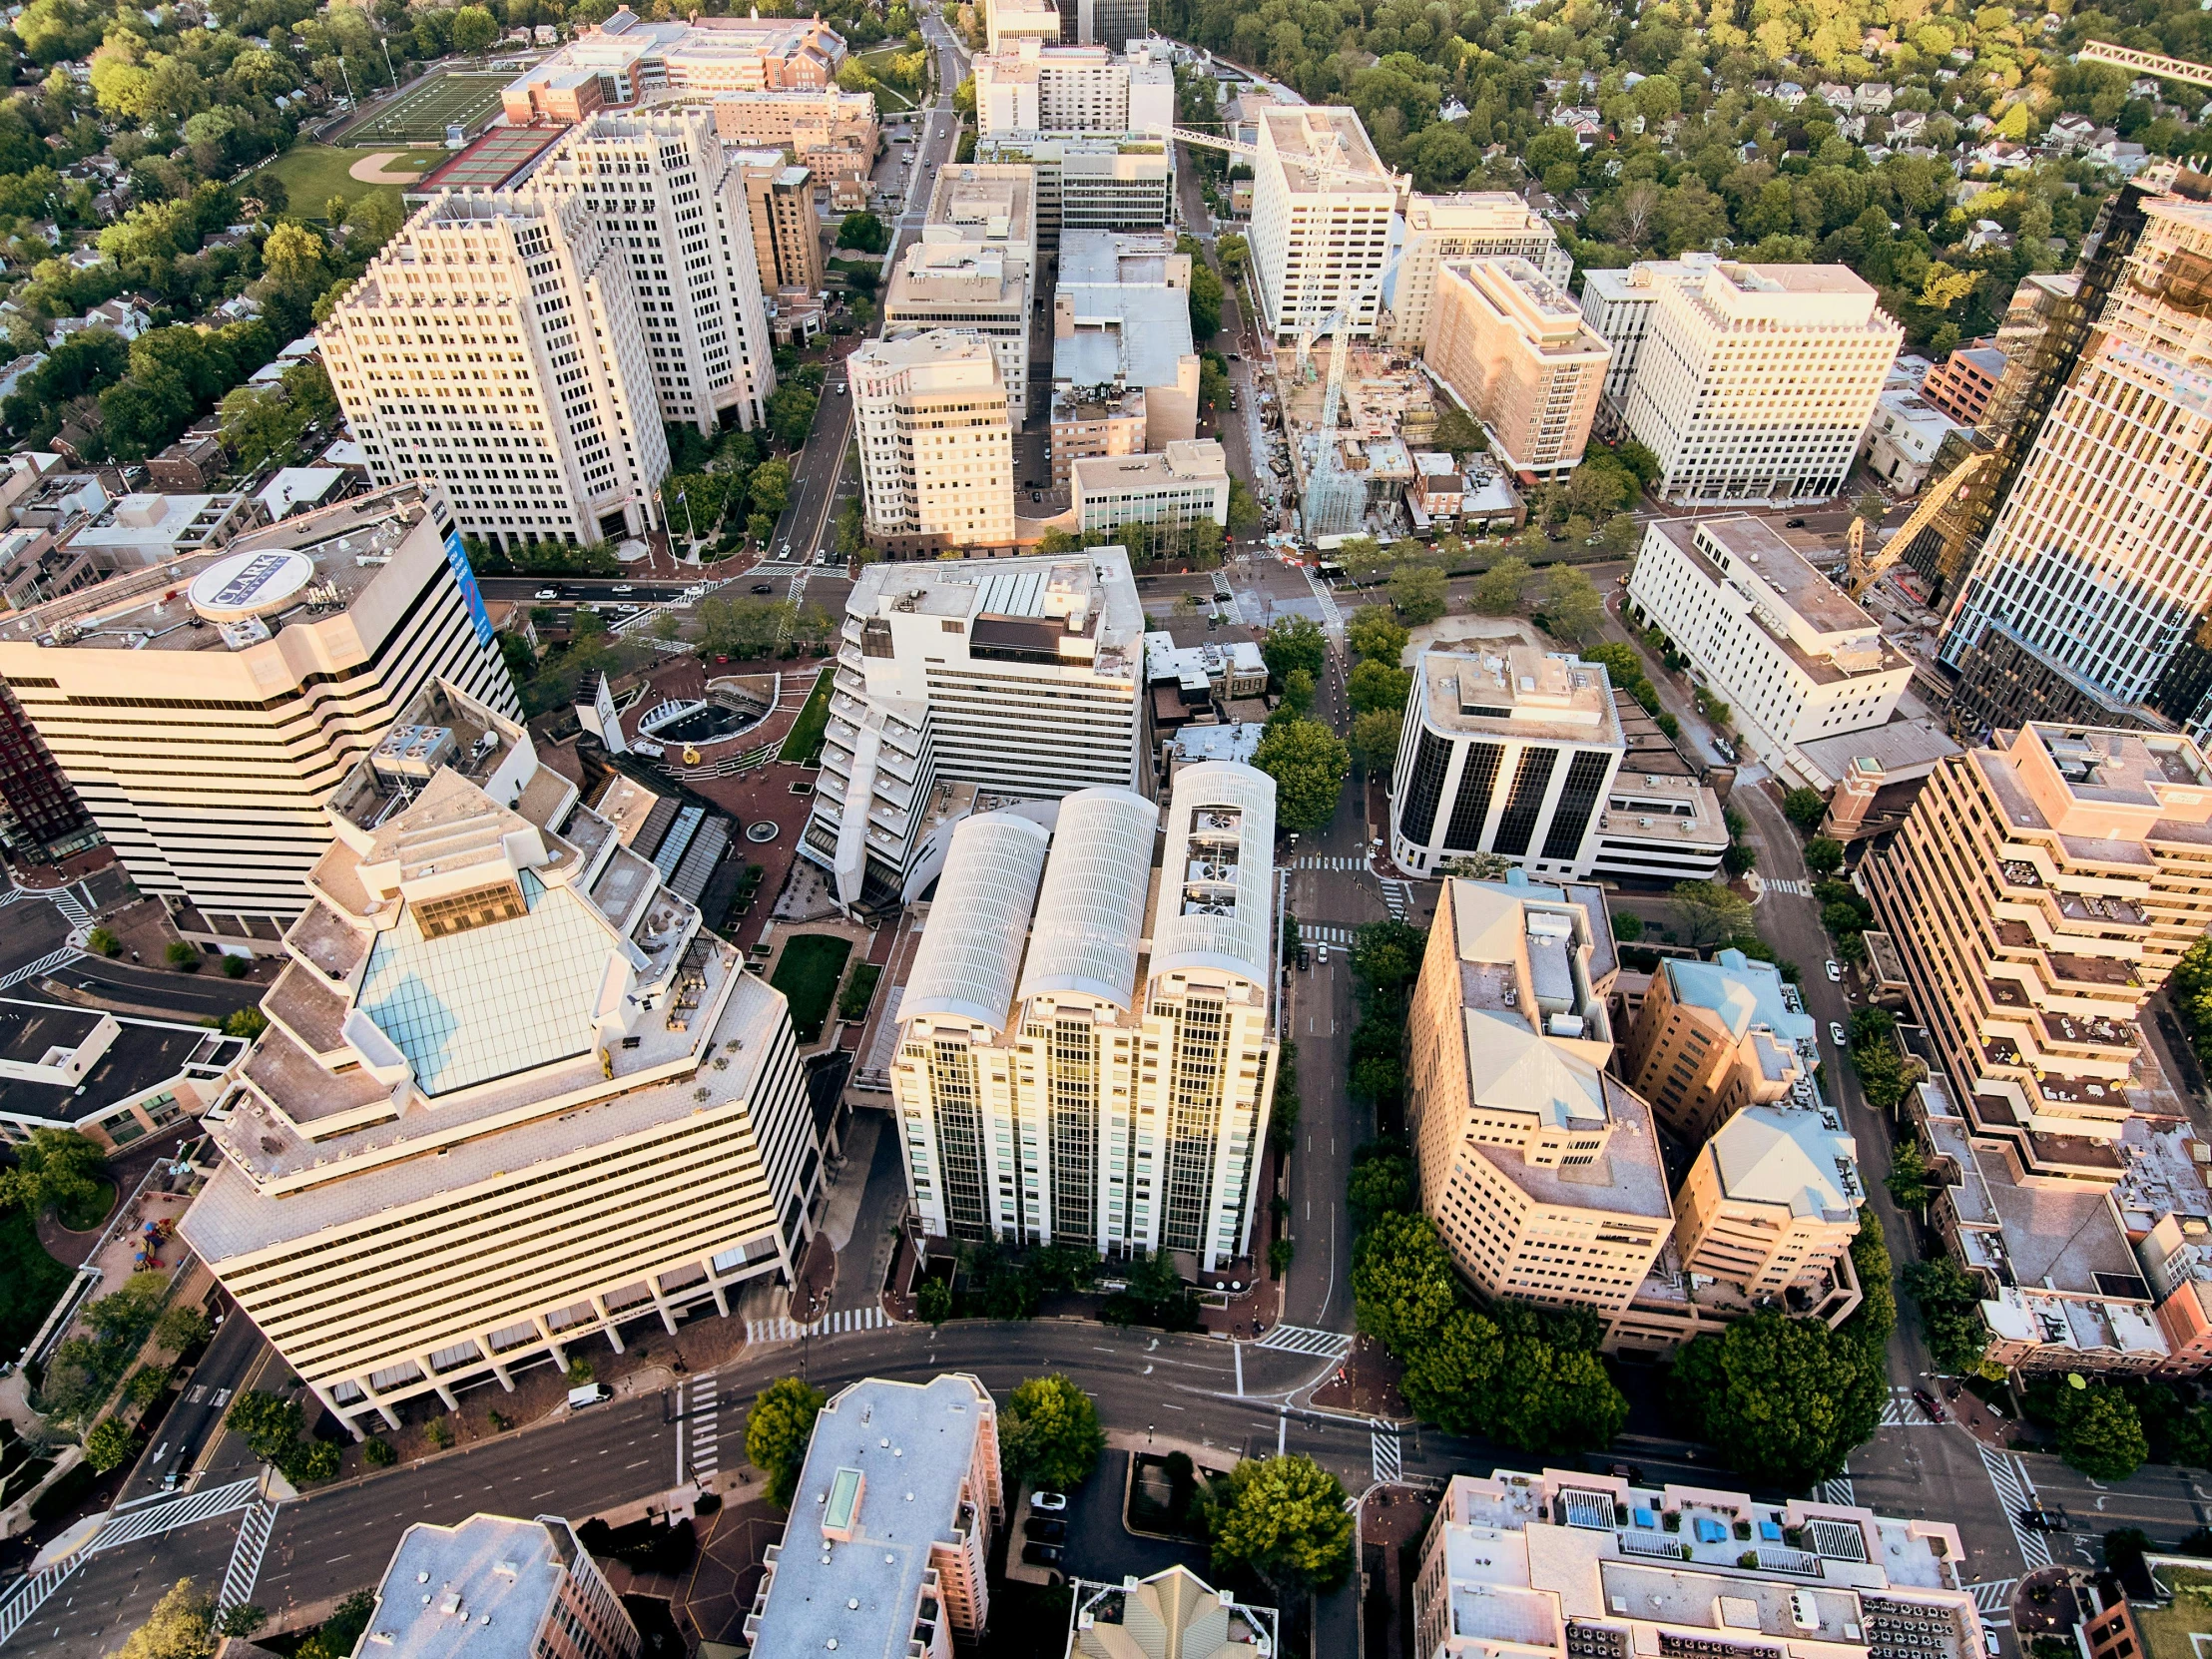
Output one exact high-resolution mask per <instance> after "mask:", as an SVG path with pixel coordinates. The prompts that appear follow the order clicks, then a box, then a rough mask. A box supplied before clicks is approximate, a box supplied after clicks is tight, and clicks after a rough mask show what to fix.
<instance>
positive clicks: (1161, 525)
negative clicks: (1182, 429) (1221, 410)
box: [1073, 438, 1229, 545]
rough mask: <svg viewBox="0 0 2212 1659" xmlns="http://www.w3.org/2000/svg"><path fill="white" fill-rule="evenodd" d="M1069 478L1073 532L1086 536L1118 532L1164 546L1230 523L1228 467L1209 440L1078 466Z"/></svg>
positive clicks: (1225, 460)
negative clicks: (1181, 534) (1200, 527)
mask: <svg viewBox="0 0 2212 1659" xmlns="http://www.w3.org/2000/svg"><path fill="white" fill-rule="evenodd" d="M1073 472H1074V481H1075V523H1076V528H1077V529H1078V530H1079V531H1082V532H1084V533H1086V534H1089V533H1093V532H1097V531H1104V530H1122V531H1128V532H1130V533H1131V534H1133V535H1136V536H1138V537H1139V538H1141V539H1149V540H1159V541H1166V540H1169V539H1172V538H1174V537H1175V536H1176V535H1177V534H1178V533H1179V532H1183V531H1187V530H1190V529H1192V528H1194V527H1196V526H1198V525H1201V524H1212V525H1214V526H1216V527H1217V528H1226V527H1227V525H1228V523H1229V462H1228V459H1227V457H1226V456H1225V455H1224V453H1223V451H1222V447H1221V445H1220V444H1219V443H1216V442H1215V441H1214V440H1213V439H1212V438H1199V439H1192V440H1190V441H1188V442H1176V443H1171V444H1169V445H1168V446H1167V448H1166V449H1165V450H1163V451H1161V452H1160V453H1159V454H1156V455H1129V456H1121V457H1107V458H1101V459H1096V460H1080V461H1077V462H1075V463H1074V467H1073ZM1122 539H1123V541H1124V543H1125V545H1126V544H1127V541H1128V539H1129V537H1128V536H1127V535H1125V536H1124V537H1123V538H1122Z"/></svg>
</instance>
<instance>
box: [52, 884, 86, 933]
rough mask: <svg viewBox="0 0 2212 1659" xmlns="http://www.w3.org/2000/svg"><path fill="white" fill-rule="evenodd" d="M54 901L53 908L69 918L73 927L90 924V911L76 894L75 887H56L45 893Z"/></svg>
mask: <svg viewBox="0 0 2212 1659" xmlns="http://www.w3.org/2000/svg"><path fill="white" fill-rule="evenodd" d="M46 896H47V897H49V898H51V899H52V900H53V901H54V908H55V909H57V910H59V911H61V913H62V914H63V915H65V916H67V917H68V918H69V921H70V925H71V926H73V927H89V926H91V925H92V912H91V911H90V910H88V909H86V908H85V903H84V900H83V899H81V898H79V897H78V896H77V889H76V888H75V887H58V888H56V889H55V890H54V891H53V892H50V893H48V894H47V895H46Z"/></svg>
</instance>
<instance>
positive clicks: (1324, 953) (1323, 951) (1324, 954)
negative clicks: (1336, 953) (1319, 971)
mask: <svg viewBox="0 0 2212 1659" xmlns="http://www.w3.org/2000/svg"><path fill="white" fill-rule="evenodd" d="M1315 950H1316V952H1317V954H1318V955H1319V956H1320V958H1321V965H1322V966H1323V967H1327V966H1328V965H1329V946H1327V945H1326V944H1324V945H1317V946H1316V947H1315Z"/></svg>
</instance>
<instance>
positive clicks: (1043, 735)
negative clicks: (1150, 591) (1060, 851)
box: [799, 353, 1145, 909]
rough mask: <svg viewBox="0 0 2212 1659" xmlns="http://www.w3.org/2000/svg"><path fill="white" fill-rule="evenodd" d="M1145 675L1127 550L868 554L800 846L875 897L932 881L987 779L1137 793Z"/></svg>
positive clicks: (850, 899) (1039, 793) (883, 900)
mask: <svg viewBox="0 0 2212 1659" xmlns="http://www.w3.org/2000/svg"><path fill="white" fill-rule="evenodd" d="M857 355H858V354H857V353H855V358H857ZM1143 688H1144V611H1143V608H1142V606H1141V605H1140V604H1139V603H1138V600H1137V584H1136V581H1135V579H1134V578H1133V577H1132V576H1131V575H1130V573H1129V555H1128V554H1127V553H1126V552H1125V551H1123V550H1122V549H1121V548H1118V547H1092V548H1086V549H1085V550H1084V552H1083V553H1082V554H1081V555H1080V556H1072V555H1070V556H1061V557H1053V558H1026V559H988V560H966V561H956V562H947V561H936V562H929V563H917V564H903V565H901V564H875V565H870V566H868V567H867V568H865V569H864V570H862V571H861V572H860V579H859V581H858V582H857V583H855V584H854V586H853V589H852V597H851V600H850V602H849V603H848V605H847V606H846V608H845V614H844V628H843V633H842V636H841V640H840V643H839V646H838V650H837V680H836V690H835V693H834V694H833V695H832V697H831V698H830V726H829V731H828V735H827V737H826V739H825V743H824V748H823V753H822V773H821V776H820V777H819V778H818V779H817V781H816V784H815V809H814V814H813V816H812V817H811V818H810V819H809V820H808V824H807V830H806V832H805V833H804V834H803V835H802V836H801V837H800V842H799V851H800V855H801V856H802V857H805V858H810V859H812V860H813V861H814V862H816V863H818V864H821V865H822V866H823V867H824V868H825V869H827V870H829V871H830V873H831V875H832V876H833V877H834V879H835V883H836V888H837V898H838V902H840V903H842V904H844V905H846V906H847V907H854V906H865V907H868V908H871V909H872V908H875V907H877V906H879V905H883V904H887V903H895V902H897V901H898V900H899V899H900V898H901V897H905V898H911V897H913V896H915V895H916V894H918V893H919V892H920V891H921V889H922V888H923V887H924V886H926V885H927V884H928V881H929V879H930V878H931V877H932V876H934V875H935V874H936V872H937V871H938V869H940V868H941V867H942V866H943V863H944V856H945V848H946V843H947V841H948V839H949V837H950V835H951V832H952V827H953V826H954V824H956V823H957V822H958V821H959V819H960V818H962V817H964V816H965V815H966V814H967V813H968V812H969V811H971V810H972V809H973V807H974V804H975V796H976V792H977V791H978V790H979V789H983V790H989V791H991V792H992V793H994V794H1000V795H1007V796H1012V797H1015V798H1025V799H1033V800H1050V799H1053V798H1055V797H1058V796H1062V795H1066V794H1068V793H1069V792H1071V791H1074V790H1080V789H1087V788H1091V787H1093V786H1098V785H1114V786H1118V787H1120V788H1123V789H1137V788H1140V787H1141V786H1142V784H1143V779H1144V775H1145V773H1144V745H1143V725H1144V715H1143V709H1142V706H1141V699H1142V694H1143Z"/></svg>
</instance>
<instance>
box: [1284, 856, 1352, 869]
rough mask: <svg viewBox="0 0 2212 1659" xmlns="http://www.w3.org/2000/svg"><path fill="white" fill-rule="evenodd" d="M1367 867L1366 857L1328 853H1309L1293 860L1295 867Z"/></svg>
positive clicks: (1292, 865)
mask: <svg viewBox="0 0 2212 1659" xmlns="http://www.w3.org/2000/svg"><path fill="white" fill-rule="evenodd" d="M1367 867H1368V861H1367V859H1365V858H1345V857H1332V856H1330V855H1329V854H1327V853H1309V854H1307V855H1306V856H1305V857H1302V858H1293V859H1292V860H1291V868H1293V869H1349V870H1363V869H1366V868H1367Z"/></svg>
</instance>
